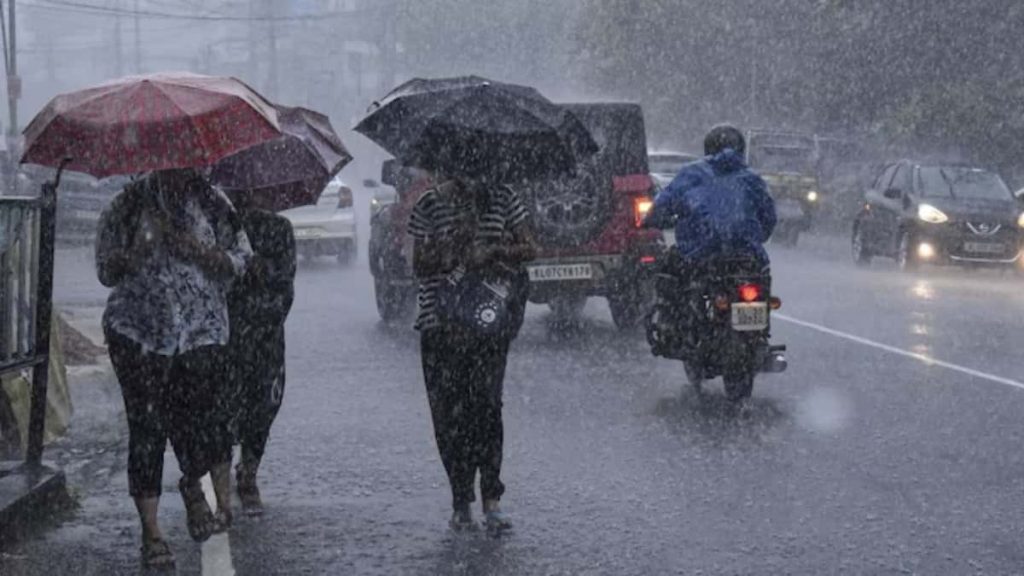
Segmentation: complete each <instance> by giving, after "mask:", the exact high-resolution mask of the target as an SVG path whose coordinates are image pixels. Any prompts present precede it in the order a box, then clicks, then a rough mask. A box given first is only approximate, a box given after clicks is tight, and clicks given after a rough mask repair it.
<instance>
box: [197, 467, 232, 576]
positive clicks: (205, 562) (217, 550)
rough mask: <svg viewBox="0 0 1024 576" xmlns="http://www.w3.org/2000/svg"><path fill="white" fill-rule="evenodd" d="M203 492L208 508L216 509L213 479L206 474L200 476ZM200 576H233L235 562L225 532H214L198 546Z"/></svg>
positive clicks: (229, 541)
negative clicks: (200, 567)
mask: <svg viewBox="0 0 1024 576" xmlns="http://www.w3.org/2000/svg"><path fill="white" fill-rule="evenodd" d="M201 482H202V485H203V494H204V495H206V501H207V502H208V503H209V504H210V508H212V509H214V510H216V509H217V498H216V496H215V495H214V492H213V481H212V480H211V479H210V475H209V474H207V475H205V476H203V478H202V481H201ZM200 565H201V566H202V571H201V574H202V576H235V564H234V562H233V561H232V559H231V540H230V539H229V538H228V534H227V532H225V533H223V534H214V535H213V536H210V539H209V540H207V541H206V542H203V543H202V545H201V546H200Z"/></svg>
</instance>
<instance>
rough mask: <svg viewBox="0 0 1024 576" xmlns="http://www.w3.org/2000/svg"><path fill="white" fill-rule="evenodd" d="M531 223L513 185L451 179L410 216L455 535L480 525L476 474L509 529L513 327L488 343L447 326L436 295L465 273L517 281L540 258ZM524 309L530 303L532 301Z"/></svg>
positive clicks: (493, 514)
mask: <svg viewBox="0 0 1024 576" xmlns="http://www.w3.org/2000/svg"><path fill="white" fill-rule="evenodd" d="M527 216H528V213H527V210H526V207H525V206H524V204H523V202H522V199H521V198H520V197H519V195H518V194H517V193H516V192H515V191H514V190H512V189H511V188H508V187H503V186H491V185H482V184H476V183H466V182H461V181H458V180H449V181H447V182H445V183H443V184H440V185H438V186H436V187H434V188H433V189H431V190H428V191H427V192H425V193H424V194H423V196H421V197H420V199H419V200H418V201H417V203H416V206H415V207H414V208H413V211H412V214H411V216H410V218H409V233H410V234H411V235H412V237H413V239H414V241H415V244H414V253H413V267H414V269H415V272H416V276H417V278H418V279H419V281H420V291H419V313H418V315H417V318H416V328H417V329H418V330H420V332H421V353H422V354H421V355H422V361H423V375H424V379H425V381H426V388H427V399H428V401H429V403H430V412H431V417H432V419H433V422H434V436H435V439H436V441H437V447H438V451H439V452H440V455H441V461H442V463H443V464H444V468H445V471H446V472H447V474H448V480H449V483H450V484H451V490H452V506H453V510H454V512H453V514H452V520H451V526H452V528H453V529H455V530H463V529H467V528H470V527H473V526H475V524H474V523H473V517H472V513H471V512H470V504H471V503H472V502H473V501H474V500H475V499H476V498H475V494H474V481H475V478H476V473H477V471H479V472H480V496H481V499H482V500H483V513H484V516H485V520H486V525H487V528H488V529H490V530H492V531H501V530H506V529H508V528H511V523H510V522H509V520H508V518H507V517H506V516H505V515H504V514H503V513H502V511H501V508H500V506H499V501H500V499H501V496H502V494H503V493H504V491H505V487H504V485H503V484H502V483H501V478H500V476H501V459H502V443H503V435H504V428H503V425H502V421H501V407H502V386H503V382H504V378H505V364H506V358H507V356H508V349H509V344H510V343H511V341H512V339H513V338H514V336H515V334H514V332H515V330H510V331H509V332H508V333H507V334H506V335H504V336H497V337H493V336H482V335H480V334H476V333H474V332H473V331H472V330H469V329H467V328H464V327H460V326H457V325H454V324H451V323H448V322H445V319H444V318H443V316H442V315H440V314H439V311H438V289H439V286H440V284H441V281H442V280H443V279H444V278H445V277H446V275H447V274H449V273H450V272H451V271H452V270H454V269H455V268H456V267H458V266H463V267H465V268H467V269H469V270H481V271H484V272H486V273H489V274H505V275H507V276H508V277H509V279H510V280H512V281H513V283H515V282H516V281H518V279H519V278H520V277H521V272H522V270H523V263H524V262H526V261H528V260H532V259H533V258H534V257H535V255H536V248H535V243H534V241H533V236H532V234H531V232H530V229H529V226H528V225H527V223H526V220H527ZM513 300H516V298H515V297H513ZM517 303H518V304H519V305H521V306H525V299H523V300H522V301H519V302H517Z"/></svg>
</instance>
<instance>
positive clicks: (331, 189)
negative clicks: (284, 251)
mask: <svg viewBox="0 0 1024 576" xmlns="http://www.w3.org/2000/svg"><path fill="white" fill-rule="evenodd" d="M281 214H282V215H283V216H285V217H286V218H288V219H289V220H290V221H291V223H292V229H293V230H294V231H295V245H296V250H297V252H298V254H299V256H302V257H303V258H307V259H308V258H315V257H318V256H334V257H336V258H337V259H338V262H340V263H342V264H348V263H350V262H351V261H352V260H353V259H354V258H355V255H356V248H357V246H358V244H359V241H358V238H359V235H358V227H357V226H356V218H355V211H354V210H353V208H352V189H351V188H349V187H348V186H346V185H345V183H344V182H342V181H341V180H338V179H335V180H332V181H331V182H330V183H329V184H328V185H327V187H326V188H324V191H323V193H322V194H321V195H320V199H319V200H318V201H317V203H316V204H315V205H312V206H301V207H299V208H292V209H291V210H285V211H284V212H282V213H281Z"/></svg>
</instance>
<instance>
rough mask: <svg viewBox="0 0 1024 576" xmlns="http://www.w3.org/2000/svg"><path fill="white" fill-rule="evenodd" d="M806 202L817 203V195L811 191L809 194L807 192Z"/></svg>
mask: <svg viewBox="0 0 1024 576" xmlns="http://www.w3.org/2000/svg"><path fill="white" fill-rule="evenodd" d="M807 201H808V202H817V201H818V193H817V192H815V191H814V190H811V191H810V192H808V193H807Z"/></svg>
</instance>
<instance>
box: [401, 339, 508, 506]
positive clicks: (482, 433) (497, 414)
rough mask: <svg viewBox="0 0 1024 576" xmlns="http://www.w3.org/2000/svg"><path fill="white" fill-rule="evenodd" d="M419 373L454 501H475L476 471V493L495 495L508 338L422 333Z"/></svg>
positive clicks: (462, 503)
mask: <svg viewBox="0 0 1024 576" xmlns="http://www.w3.org/2000/svg"><path fill="white" fill-rule="evenodd" d="M421 344H422V349H421V352H422V359H423V376H424V379H425V380H426V385H427V399H428V400H429V402H430V414H431V417H432V418H433V421H434V437H435V439H436V441H437V448H438V451H439V452H440V454H441V462H442V463H443V464H444V469H445V471H446V472H447V473H448V481H449V483H450V484H451V489H452V503H453V505H454V506H455V507H461V506H465V505H467V504H469V503H470V502H473V501H474V500H475V496H474V494H473V483H474V480H475V478H476V473H477V470H479V471H480V496H481V497H482V498H483V499H484V500H497V499H499V498H501V495H502V494H504V492H505V486H504V485H503V484H502V483H501V458H502V445H503V442H504V427H503V425H502V421H501V407H502V399H501V397H502V388H503V384H504V380H505V361H506V358H507V357H508V347H509V343H508V341H507V340H506V339H487V340H481V339H476V338H473V337H469V336H465V335H459V334H457V333H455V332H453V331H451V330H449V329H446V328H435V329H432V330H427V331H426V332H424V334H423V335H422V340H421Z"/></svg>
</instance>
